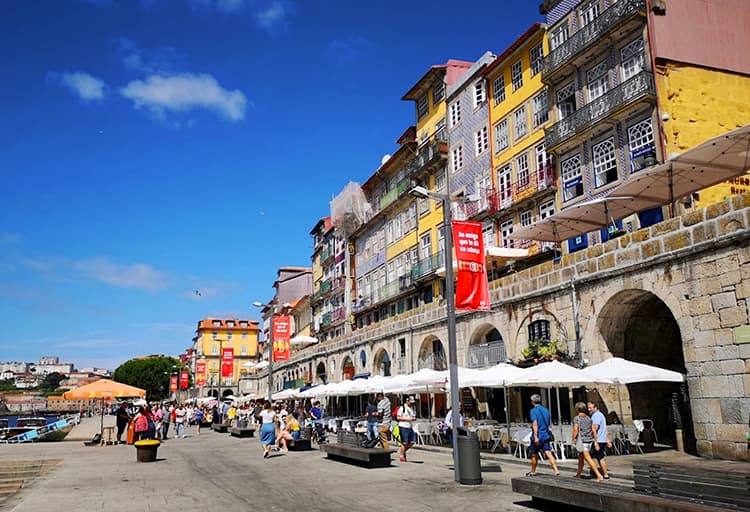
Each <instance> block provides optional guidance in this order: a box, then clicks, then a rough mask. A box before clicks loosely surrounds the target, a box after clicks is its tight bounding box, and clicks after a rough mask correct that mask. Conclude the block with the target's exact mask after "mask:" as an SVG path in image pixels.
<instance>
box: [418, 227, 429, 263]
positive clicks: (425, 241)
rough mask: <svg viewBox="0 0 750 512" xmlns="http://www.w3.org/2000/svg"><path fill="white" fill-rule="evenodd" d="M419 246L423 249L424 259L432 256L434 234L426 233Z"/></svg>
mask: <svg viewBox="0 0 750 512" xmlns="http://www.w3.org/2000/svg"><path fill="white" fill-rule="evenodd" d="M419 246H420V249H421V251H422V259H426V258H429V257H430V256H432V234H431V233H425V234H424V235H422V238H421V239H420V240H419Z"/></svg>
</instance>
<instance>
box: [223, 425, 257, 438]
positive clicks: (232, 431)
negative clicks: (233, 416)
mask: <svg viewBox="0 0 750 512" xmlns="http://www.w3.org/2000/svg"><path fill="white" fill-rule="evenodd" d="M229 435H232V436H234V437H255V429H254V428H247V427H244V428H243V427H230V428H229Z"/></svg>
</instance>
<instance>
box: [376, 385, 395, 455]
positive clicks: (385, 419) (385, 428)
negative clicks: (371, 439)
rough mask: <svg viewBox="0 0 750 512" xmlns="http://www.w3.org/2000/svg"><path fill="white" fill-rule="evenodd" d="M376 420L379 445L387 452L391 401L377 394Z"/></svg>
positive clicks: (381, 394)
mask: <svg viewBox="0 0 750 512" xmlns="http://www.w3.org/2000/svg"><path fill="white" fill-rule="evenodd" d="M377 399H378V419H379V420H380V424H379V425H378V434H379V436H380V444H382V445H383V449H384V450H387V449H389V448H390V444H389V443H388V432H390V430H391V413H392V410H391V401H390V400H389V399H388V397H387V396H385V395H384V394H383V393H378V395H377Z"/></svg>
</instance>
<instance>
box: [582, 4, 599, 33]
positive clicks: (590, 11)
mask: <svg viewBox="0 0 750 512" xmlns="http://www.w3.org/2000/svg"><path fill="white" fill-rule="evenodd" d="M578 13H579V14H580V18H581V28H583V27H585V26H586V25H588V24H589V23H591V22H592V21H594V20H595V19H596V17H597V16H599V0H591V1H590V2H586V3H584V4H583V5H581V7H580V8H579V9H578Z"/></svg>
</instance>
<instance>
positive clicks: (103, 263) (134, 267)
mask: <svg viewBox="0 0 750 512" xmlns="http://www.w3.org/2000/svg"><path fill="white" fill-rule="evenodd" d="M71 266H72V268H73V269H74V270H75V271H76V272H77V273H78V274H80V275H82V276H85V277H88V278H91V279H94V280H96V281H101V282H102V283H106V284H108V285H110V286H117V287H119V288H142V289H144V290H148V291H157V290H161V289H163V288H166V287H167V286H169V277H168V276H167V274H166V273H164V272H161V271H159V270H156V269H154V268H153V267H152V266H151V265H147V264H145V263H133V264H129V265H122V264H118V263H114V262H112V261H110V260H109V259H107V258H102V257H97V258H90V259H86V260H78V261H74V262H72V263H71Z"/></svg>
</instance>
